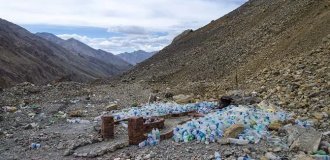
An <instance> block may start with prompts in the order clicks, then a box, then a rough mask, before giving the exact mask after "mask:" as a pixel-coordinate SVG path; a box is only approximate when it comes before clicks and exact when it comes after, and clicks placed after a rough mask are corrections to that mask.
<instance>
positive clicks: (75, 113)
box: [69, 110, 84, 117]
mask: <svg viewBox="0 0 330 160" xmlns="http://www.w3.org/2000/svg"><path fill="white" fill-rule="evenodd" d="M69 116H70V117H83V116H84V114H83V111H82V110H74V111H71V112H69Z"/></svg>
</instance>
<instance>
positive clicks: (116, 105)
mask: <svg viewBox="0 0 330 160" xmlns="http://www.w3.org/2000/svg"><path fill="white" fill-rule="evenodd" d="M105 108H106V110H107V111H112V110H117V109H118V104H116V103H111V104H109V105H108V106H106V107H105Z"/></svg>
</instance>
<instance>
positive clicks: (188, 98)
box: [173, 94, 193, 104]
mask: <svg viewBox="0 0 330 160" xmlns="http://www.w3.org/2000/svg"><path fill="white" fill-rule="evenodd" d="M173 99H174V101H175V102H176V103H181V104H182V103H191V102H193V96H192V95H184V94H179V95H176V96H173Z"/></svg>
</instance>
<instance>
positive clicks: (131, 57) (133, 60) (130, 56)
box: [117, 50, 157, 65]
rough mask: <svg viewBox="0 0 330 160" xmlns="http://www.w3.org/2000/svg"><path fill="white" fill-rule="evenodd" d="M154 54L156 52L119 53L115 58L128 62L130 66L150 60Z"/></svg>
mask: <svg viewBox="0 0 330 160" xmlns="http://www.w3.org/2000/svg"><path fill="white" fill-rule="evenodd" d="M156 53H157V52H146V51H143V50H138V51H134V52H131V53H128V52H125V53H121V54H118V55H117V56H118V57H120V58H122V59H124V60H125V61H127V62H129V63H130V64H133V65H136V64H137V63H140V62H142V61H144V60H146V59H148V58H150V57H151V56H153V55H154V54H156Z"/></svg>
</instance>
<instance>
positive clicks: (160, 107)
mask: <svg viewBox="0 0 330 160" xmlns="http://www.w3.org/2000/svg"><path fill="white" fill-rule="evenodd" d="M216 105H217V103H216V102H199V103H189V104H183V105H181V104H177V103H174V102H168V103H152V104H146V105H144V106H142V107H133V108H130V109H124V110H121V111H120V112H117V113H114V114H113V116H114V119H115V120H118V121H119V120H123V119H127V118H130V117H134V116H139V117H152V116H163V115H167V114H173V113H183V112H189V111H198V112H200V113H209V112H210V111H211V110H212V109H213V108H215V107H216Z"/></svg>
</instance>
